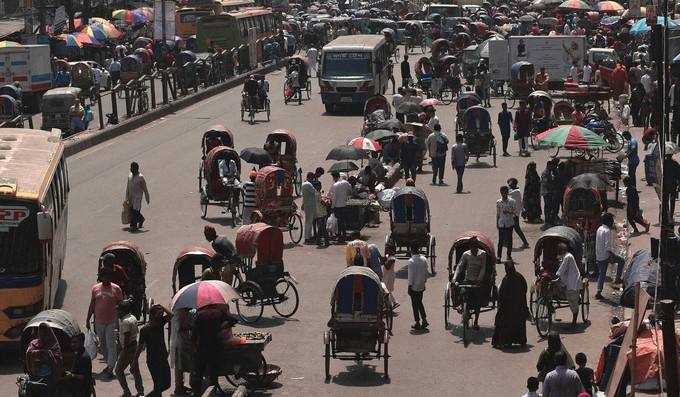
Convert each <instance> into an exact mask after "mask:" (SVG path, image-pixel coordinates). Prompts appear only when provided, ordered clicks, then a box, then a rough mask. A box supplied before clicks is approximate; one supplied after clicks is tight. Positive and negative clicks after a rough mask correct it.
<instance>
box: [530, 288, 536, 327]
mask: <svg viewBox="0 0 680 397" xmlns="http://www.w3.org/2000/svg"><path fill="white" fill-rule="evenodd" d="M537 304H538V299H537V298H536V291H535V287H532V289H531V292H529V314H531V321H535V319H536V305H537Z"/></svg>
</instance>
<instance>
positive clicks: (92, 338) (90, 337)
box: [85, 329, 99, 360]
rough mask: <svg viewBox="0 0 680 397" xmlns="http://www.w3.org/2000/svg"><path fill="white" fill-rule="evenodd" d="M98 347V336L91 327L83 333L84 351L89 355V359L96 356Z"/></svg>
mask: <svg viewBox="0 0 680 397" xmlns="http://www.w3.org/2000/svg"><path fill="white" fill-rule="evenodd" d="M98 349H99V337H97V334H95V333H94V331H92V330H91V329H90V330H88V331H87V333H86V334H85V351H86V352H87V355H88V356H90V360H94V359H95V358H97V350H98Z"/></svg>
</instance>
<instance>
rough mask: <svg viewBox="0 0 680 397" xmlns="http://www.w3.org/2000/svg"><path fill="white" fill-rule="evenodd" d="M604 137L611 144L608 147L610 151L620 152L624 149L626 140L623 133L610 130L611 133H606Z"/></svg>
mask: <svg viewBox="0 0 680 397" xmlns="http://www.w3.org/2000/svg"><path fill="white" fill-rule="evenodd" d="M612 128H613V127H612ZM603 138H604V140H605V141H607V143H609V146H608V147H607V151H608V152H609V153H618V152H620V151H621V149H623V143H624V142H625V140H624V139H623V135H621V134H619V133H618V132H610V133H609V134H605V136H604V137H603Z"/></svg>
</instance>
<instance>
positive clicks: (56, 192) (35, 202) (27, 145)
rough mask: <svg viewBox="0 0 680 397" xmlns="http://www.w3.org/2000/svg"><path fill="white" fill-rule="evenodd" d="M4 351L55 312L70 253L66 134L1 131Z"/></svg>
mask: <svg viewBox="0 0 680 397" xmlns="http://www.w3.org/2000/svg"><path fill="white" fill-rule="evenodd" d="M0 148H1V149H2V150H0V347H16V345H17V343H18V342H19V338H20V336H21V332H22V331H23V329H24V327H25V326H26V324H27V323H28V321H29V320H30V319H31V318H32V317H33V316H35V315H36V314H37V313H39V312H41V311H42V310H45V309H48V308H52V307H53V306H54V300H55V297H56V294H57V289H58V287H59V280H60V279H61V271H62V269H63V267H64V258H65V255H66V223H67V218H68V192H69V184H68V171H67V169H66V157H65V155H64V144H63V142H62V141H61V132H60V131H59V130H56V129H53V130H52V131H51V132H50V131H41V130H29V129H18V128H6V129H5V128H3V129H0Z"/></svg>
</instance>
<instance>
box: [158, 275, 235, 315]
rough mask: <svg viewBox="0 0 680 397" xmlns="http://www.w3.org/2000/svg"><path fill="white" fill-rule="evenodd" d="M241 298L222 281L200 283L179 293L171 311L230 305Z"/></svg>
mask: <svg viewBox="0 0 680 397" xmlns="http://www.w3.org/2000/svg"><path fill="white" fill-rule="evenodd" d="M239 298H240V295H239V294H238V292H236V290H235V289H234V288H233V287H232V286H231V285H229V284H227V283H225V282H224V281H222V280H205V281H198V282H195V283H193V284H189V285H187V286H186V287H184V288H182V289H181V290H179V291H177V293H176V294H175V296H173V297H172V300H171V301H170V309H172V310H175V309H200V308H202V307H204V306H208V305H228V304H229V303H230V302H232V301H234V300H237V299H239Z"/></svg>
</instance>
